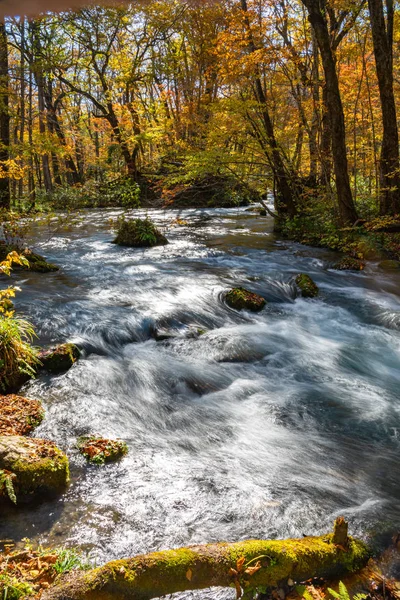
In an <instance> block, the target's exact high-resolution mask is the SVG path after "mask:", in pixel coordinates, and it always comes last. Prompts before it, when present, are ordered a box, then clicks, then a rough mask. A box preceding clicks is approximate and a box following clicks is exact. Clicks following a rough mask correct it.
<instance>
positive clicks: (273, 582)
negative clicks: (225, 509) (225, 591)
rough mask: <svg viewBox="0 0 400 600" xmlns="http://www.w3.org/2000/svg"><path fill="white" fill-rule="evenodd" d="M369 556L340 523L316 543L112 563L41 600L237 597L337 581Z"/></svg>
mask: <svg viewBox="0 0 400 600" xmlns="http://www.w3.org/2000/svg"><path fill="white" fill-rule="evenodd" d="M344 530H345V532H346V535H345V536H344V535H343V532H344ZM339 534H340V535H339ZM337 539H338V540H340V544H338V543H335V542H336V541H337ZM369 555H370V554H369V550H368V547H367V546H366V545H365V544H364V543H363V542H361V541H360V540H356V539H353V538H351V537H348V538H347V524H346V523H345V522H344V520H343V521H341V522H340V523H339V524H336V526H335V532H334V533H333V534H332V533H330V534H327V535H323V536H319V537H304V538H302V539H292V540H246V541H244V542H237V543H232V544H228V543H219V544H207V545H204V546H191V547H188V548H179V549H177V550H166V551H163V552H154V553H151V554H145V555H142V556H136V557H134V558H128V559H123V560H116V561H113V562H110V563H108V564H106V565H104V566H103V567H99V568H97V569H94V570H92V571H89V572H87V573H85V574H80V575H78V576H74V577H73V578H70V579H69V580H65V581H64V582H61V583H60V584H59V585H57V586H56V587H54V588H52V589H50V590H48V591H47V592H46V593H45V594H44V595H43V597H42V600H128V599H132V600H150V599H151V598H158V597H160V596H164V595H167V594H172V593H175V592H184V591H189V590H197V589H204V588H208V587H213V586H223V587H236V590H237V592H238V597H239V595H240V593H241V590H246V591H247V590H249V589H254V590H256V589H257V588H260V587H261V588H265V587H275V586H279V585H280V584H282V582H283V583H286V582H287V580H288V579H289V578H290V579H292V580H293V581H295V582H297V581H304V580H306V579H309V578H311V577H330V578H336V577H341V576H342V575H344V574H346V573H351V572H356V571H357V570H359V569H361V568H362V567H363V566H364V565H365V564H366V563H367V561H368V558H369Z"/></svg>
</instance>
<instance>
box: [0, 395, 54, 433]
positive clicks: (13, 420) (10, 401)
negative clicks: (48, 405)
mask: <svg viewBox="0 0 400 600" xmlns="http://www.w3.org/2000/svg"><path fill="white" fill-rule="evenodd" d="M43 417H44V411H43V407H42V405H41V403H40V402H39V401H38V400H30V399H29V398H23V397H22V396H16V395H14V394H9V395H8V396H0V435H28V434H29V433H31V431H33V429H34V428H35V427H37V426H38V425H40V423H41V422H42V420H43Z"/></svg>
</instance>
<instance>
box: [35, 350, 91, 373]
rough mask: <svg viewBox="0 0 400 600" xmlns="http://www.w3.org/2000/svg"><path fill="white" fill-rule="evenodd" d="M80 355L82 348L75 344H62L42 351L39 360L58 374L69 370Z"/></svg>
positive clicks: (46, 367) (44, 367)
mask: <svg viewBox="0 0 400 600" xmlns="http://www.w3.org/2000/svg"><path fill="white" fill-rule="evenodd" d="M80 355H81V353H80V350H79V348H78V347H77V346H75V344H61V345H60V346H57V347H56V348H52V349H51V350H44V351H42V352H40V353H39V360H40V362H41V363H42V368H43V369H46V371H48V372H49V373H53V374H55V375H57V374H59V373H64V372H65V371H68V369H70V368H71V367H72V365H73V364H74V363H76V361H77V360H78V358H79V357H80Z"/></svg>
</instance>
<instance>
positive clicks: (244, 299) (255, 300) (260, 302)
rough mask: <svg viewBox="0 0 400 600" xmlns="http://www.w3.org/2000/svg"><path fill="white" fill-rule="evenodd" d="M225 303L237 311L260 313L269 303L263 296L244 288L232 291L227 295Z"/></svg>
mask: <svg viewBox="0 0 400 600" xmlns="http://www.w3.org/2000/svg"><path fill="white" fill-rule="evenodd" d="M225 302H226V303H227V305H228V306H230V307H231V308H234V309H235V310H250V311H251V312H259V311H260V310H262V309H263V308H264V306H265V305H266V303H267V302H266V300H265V299H264V298H263V297H262V296H259V295H258V294H254V292H250V291H249V290H246V289H245V288H242V287H238V288H233V289H231V290H230V291H229V292H228V293H227V294H226V295H225Z"/></svg>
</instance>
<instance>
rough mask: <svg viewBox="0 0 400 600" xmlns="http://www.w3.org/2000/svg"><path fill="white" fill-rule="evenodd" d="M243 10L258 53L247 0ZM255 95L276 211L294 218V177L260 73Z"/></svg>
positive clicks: (250, 43) (250, 42)
mask: <svg viewBox="0 0 400 600" xmlns="http://www.w3.org/2000/svg"><path fill="white" fill-rule="evenodd" d="M241 8H242V11H243V13H244V16H245V26H246V30H247V41H248V48H249V52H250V53H254V52H256V46H255V44H254V40H253V36H252V33H251V27H250V22H249V18H248V16H247V0H241ZM254 95H255V97H256V100H257V102H258V103H259V104H260V108H261V119H262V123H263V126H264V130H265V134H266V138H267V143H268V146H269V148H270V152H268V153H267V156H269V157H270V164H271V168H272V170H273V173H274V177H275V181H276V186H277V192H278V193H277V197H276V209H277V212H278V214H279V215H280V216H288V217H294V215H295V214H296V202H295V198H296V193H295V190H294V187H295V186H294V177H291V176H290V174H289V173H288V171H287V169H286V167H285V163H284V160H283V158H282V155H281V152H280V149H279V146H278V142H277V140H276V137H275V132H274V126H273V123H272V119H271V116H270V114H269V110H268V104H267V98H266V96H265V93H264V89H263V85H262V82H261V77H260V75H259V73H256V76H255V79H254Z"/></svg>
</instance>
